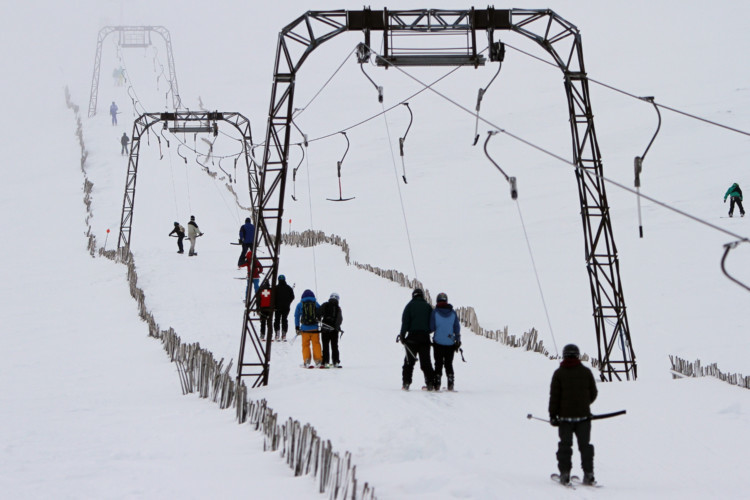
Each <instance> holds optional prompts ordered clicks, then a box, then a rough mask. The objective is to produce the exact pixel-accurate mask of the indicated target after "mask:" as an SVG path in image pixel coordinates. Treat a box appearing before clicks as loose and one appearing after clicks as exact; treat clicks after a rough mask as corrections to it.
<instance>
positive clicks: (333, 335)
mask: <svg viewBox="0 0 750 500" xmlns="http://www.w3.org/2000/svg"><path fill="white" fill-rule="evenodd" d="M320 336H321V337H322V339H323V364H324V365H327V364H328V363H329V360H331V361H333V364H334V365H337V364H339V363H341V360H340V359H339V332H337V331H335V330H326V329H323V331H321V332H320ZM329 346H330V348H331V356H332V357H329V356H328V347H329Z"/></svg>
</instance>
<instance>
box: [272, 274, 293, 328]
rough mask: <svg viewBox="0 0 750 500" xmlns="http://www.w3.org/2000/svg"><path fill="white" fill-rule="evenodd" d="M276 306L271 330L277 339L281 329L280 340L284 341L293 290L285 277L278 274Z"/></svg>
mask: <svg viewBox="0 0 750 500" xmlns="http://www.w3.org/2000/svg"><path fill="white" fill-rule="evenodd" d="M275 295H276V307H275V313H274V318H273V330H274V332H276V340H279V330H280V331H281V340H283V341H286V332H287V331H288V330H289V309H290V308H291V307H292V302H294V290H293V289H292V287H290V286H289V285H287V283H286V277H285V276H284V275H283V274H280V275H279V281H278V283H276V291H275Z"/></svg>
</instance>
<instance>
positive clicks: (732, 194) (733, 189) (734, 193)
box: [724, 182, 745, 217]
mask: <svg viewBox="0 0 750 500" xmlns="http://www.w3.org/2000/svg"><path fill="white" fill-rule="evenodd" d="M727 196H729V216H730V217H733V216H734V205H735V204H737V206H738V207H740V216H741V217H744V216H745V209H744V208H742V190H741V189H740V185H739V184H737V183H736V182H735V183H734V184H732V185H731V186H730V187H729V189H727V192H726V193H724V203H726V202H727Z"/></svg>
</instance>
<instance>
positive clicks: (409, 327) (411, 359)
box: [398, 288, 435, 391]
mask: <svg viewBox="0 0 750 500" xmlns="http://www.w3.org/2000/svg"><path fill="white" fill-rule="evenodd" d="M411 297H412V299H411V301H410V302H409V303H408V304H406V307H405V308H404V312H403V314H402V315H401V332H400V333H399V335H398V339H399V341H400V342H401V344H403V346H404V349H405V350H406V357H404V366H403V368H402V370H401V379H402V382H403V385H402V386H401V388H402V389H403V390H405V391H408V390H409V386H410V385H411V381H412V374H413V372H414V365H415V364H416V362H417V356H419V366H420V368H422V373H423V374H424V382H425V388H426V389H427V390H428V391H433V390H435V385H434V383H435V372H434V371H433V370H432V360H431V359H430V332H431V331H432V330H430V316H431V315H432V306H431V305H430V304H428V303H427V301H426V300H425V299H424V292H423V291H422V289H421V288H417V289H415V290H414V291H413V292H412V294H411Z"/></svg>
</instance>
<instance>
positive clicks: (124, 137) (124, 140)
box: [120, 132, 130, 156]
mask: <svg viewBox="0 0 750 500" xmlns="http://www.w3.org/2000/svg"><path fill="white" fill-rule="evenodd" d="M129 143H130V139H129V138H128V134H127V133H126V132H123V133H122V137H120V144H122V149H121V150H120V155H122V156H124V155H125V153H127V152H128V144H129Z"/></svg>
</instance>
